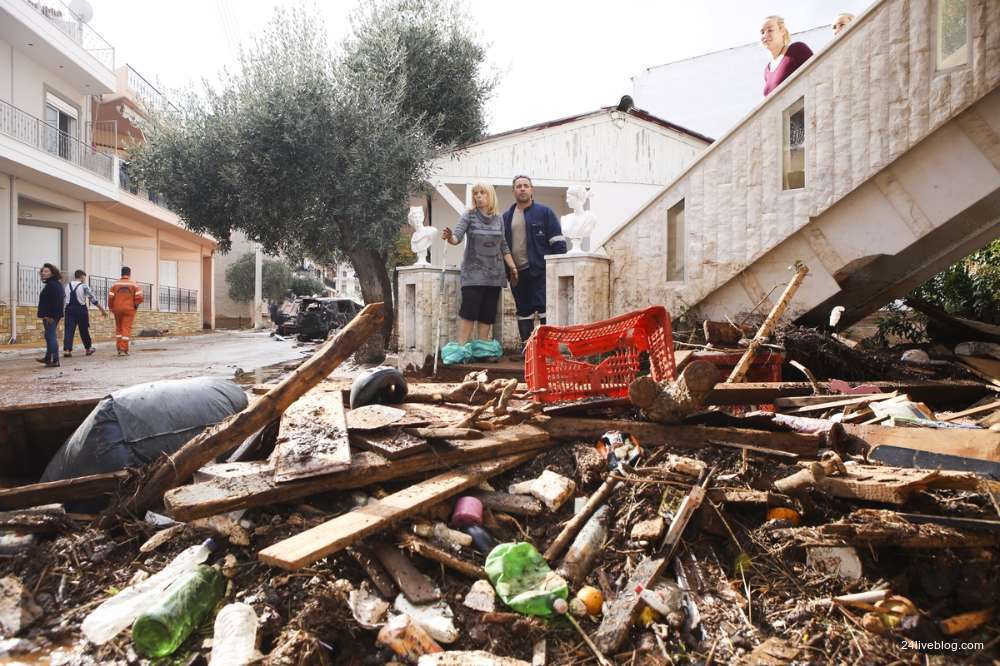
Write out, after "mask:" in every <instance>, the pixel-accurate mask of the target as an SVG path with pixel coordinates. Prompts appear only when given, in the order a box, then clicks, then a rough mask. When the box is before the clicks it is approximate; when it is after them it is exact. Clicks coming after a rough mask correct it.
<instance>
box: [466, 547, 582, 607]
mask: <svg viewBox="0 0 1000 666" xmlns="http://www.w3.org/2000/svg"><path fill="white" fill-rule="evenodd" d="M485 569H486V575H487V576H488V577H489V579H490V583H491V584H492V585H493V588H494V589H495V590H496V591H497V596H499V597H500V599H501V600H502V601H503V602H504V603H505V604H507V605H508V606H510V607H511V608H512V609H513V610H515V611H517V612H518V613H522V614H524V615H537V616H539V617H551V616H552V615H555V614H556V613H555V611H553V610H552V604H553V602H554V601H555V600H556V599H563V600H566V599H568V598H569V586H568V585H567V584H566V581H565V580H564V579H563V578H562V577H560V576H559V575H557V574H556V573H555V572H554V571H552V569H550V568H549V563H548V562H546V561H545V558H543V557H542V556H541V555H540V554H539V552H538V551H537V550H535V547H534V546H532V545H531V544H530V543H524V542H521V543H502V544H500V545H499V546H497V547H496V548H494V549H493V550H492V551H490V554H489V555H487V556H486V566H485Z"/></svg>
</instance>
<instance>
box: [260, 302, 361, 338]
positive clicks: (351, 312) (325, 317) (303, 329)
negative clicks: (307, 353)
mask: <svg viewBox="0 0 1000 666" xmlns="http://www.w3.org/2000/svg"><path fill="white" fill-rule="evenodd" d="M296 304H297V308H296V311H295V331H287V332H288V333H293V332H294V333H298V338H299V340H302V341H306V340H325V339H326V338H327V337H328V336H329V335H330V331H334V330H337V329H339V328H343V327H344V326H346V325H347V323H348V322H349V321H351V320H352V319H354V317H355V316H356V315H357V314H358V313H359V312H361V308H362V305H361V304H360V303H358V302H357V301H354V300H351V299H350V298H313V297H303V298H298V299H296ZM287 324H288V322H286V323H285V324H282V327H284V329H285V330H287V329H288V325H287ZM280 328H281V327H279V330H280ZM282 332H285V331H282Z"/></svg>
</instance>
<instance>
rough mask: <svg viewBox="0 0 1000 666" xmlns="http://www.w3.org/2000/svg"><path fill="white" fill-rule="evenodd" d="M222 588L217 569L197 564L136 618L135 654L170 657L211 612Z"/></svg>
mask: <svg viewBox="0 0 1000 666" xmlns="http://www.w3.org/2000/svg"><path fill="white" fill-rule="evenodd" d="M225 589H226V583H225V578H223V576H222V572H221V571H219V569H217V568H216V567H210V566H208V565H205V564H199V565H198V566H197V567H196V568H195V570H194V571H188V572H187V573H185V574H184V575H183V576H181V577H180V578H179V579H177V582H176V583H174V584H173V585H171V586H170V589H169V590H167V594H166V595H165V596H164V597H163V598H162V599H160V600H159V601H158V602H157V603H156V605H154V606H153V607H152V608H149V609H147V610H146V611H144V612H143V614H142V615H140V616H139V617H137V618H136V620H135V623H134V624H133V625H132V643H133V645H135V651H136V652H138V653H139V654H140V655H142V656H143V657H147V658H150V659H152V658H154V657H166V656H167V655H170V654H173V653H174V651H175V650H177V648H178V647H180V645H181V643H183V642H184V641H185V640H186V639H187V637H188V636H190V635H191V632H192V631H194V630H195V629H197V628H198V625H200V624H201V622H202V620H204V619H205V618H206V617H207V616H208V614H209V613H211V612H212V610H213V609H214V608H215V604H216V603H218V601H219V599H221V598H222V595H223V593H224V592H225Z"/></svg>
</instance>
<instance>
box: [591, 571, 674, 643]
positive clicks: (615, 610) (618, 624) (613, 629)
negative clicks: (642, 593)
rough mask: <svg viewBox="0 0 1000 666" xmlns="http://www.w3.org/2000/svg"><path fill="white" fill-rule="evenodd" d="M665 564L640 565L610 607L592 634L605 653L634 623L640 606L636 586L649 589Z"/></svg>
mask: <svg viewBox="0 0 1000 666" xmlns="http://www.w3.org/2000/svg"><path fill="white" fill-rule="evenodd" d="M666 565H667V560H666V558H659V559H655V560H650V559H646V560H643V561H642V562H640V563H639V565H638V566H637V567H636V568H635V571H633V572H632V575H631V576H630V577H629V580H628V583H627V584H626V585H625V587H624V588H622V590H621V593H620V594H619V595H618V596H617V597H615V599H614V601H612V602H611V603H610V604H609V607H608V609H607V612H605V614H604V618H603V619H602V620H601V625H600V626H599V627H598V628H597V633H596V634H594V642H595V643H596V644H597V647H598V648H599V649H600V650H601V651H602V652H603V653H604V654H614V653H615V652H616V651H617V650H618V648H619V647H621V644H622V643H623V642H624V641H625V638H626V636H628V633H629V631H631V630H632V625H633V624H635V618H636V616H637V615H638V613H639V604H640V603H642V600H641V599H640V598H639V595H638V594H637V593H636V591H635V589H636V587H638V586H640V585H641V586H642V587H651V586H652V584H653V582H654V581H655V580H656V578H657V577H658V576H659V575H660V573H661V572H662V571H663V569H664V568H665V567H666Z"/></svg>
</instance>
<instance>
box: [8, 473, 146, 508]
mask: <svg viewBox="0 0 1000 666" xmlns="http://www.w3.org/2000/svg"><path fill="white" fill-rule="evenodd" d="M128 477H129V472H128V471H124V470H123V471H120V472H107V473H105V474H92V475H90V476H78V477H76V478H75V479H63V480H61V481H47V482H45V483H32V484H31V485H27V486H17V487H15V488H6V489H4V490H0V509H26V508H28V507H32V506H38V505H39V504H52V503H55V502H68V501H71V500H77V499H90V498H93V497H100V496H101V495H111V494H113V493H114V492H115V491H117V490H118V488H119V487H120V486H121V484H123V483H124V482H125V481H126V479H128Z"/></svg>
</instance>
